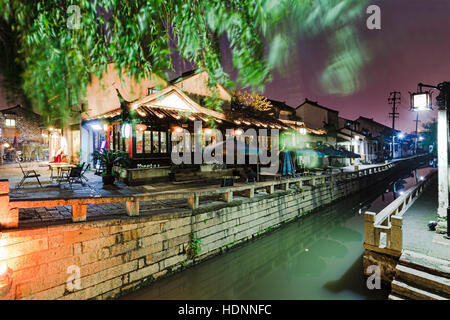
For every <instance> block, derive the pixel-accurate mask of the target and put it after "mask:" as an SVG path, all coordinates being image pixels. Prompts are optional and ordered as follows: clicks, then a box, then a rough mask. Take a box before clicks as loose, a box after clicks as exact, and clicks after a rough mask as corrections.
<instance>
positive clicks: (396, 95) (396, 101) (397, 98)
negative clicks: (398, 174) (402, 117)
mask: <svg viewBox="0 0 450 320" xmlns="http://www.w3.org/2000/svg"><path fill="white" fill-rule="evenodd" d="M401 100H402V94H401V93H400V92H398V91H392V92H391V93H389V98H388V103H389V104H390V105H392V112H390V113H389V117H391V118H392V158H394V146H395V144H394V139H395V119H398V118H399V113H398V112H397V106H398V105H400V103H401Z"/></svg>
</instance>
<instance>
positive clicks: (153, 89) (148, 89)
mask: <svg viewBox="0 0 450 320" xmlns="http://www.w3.org/2000/svg"><path fill="white" fill-rule="evenodd" d="M156 91H158V90H156V89H155V88H154V87H151V88H147V95H151V94H154V93H155V92H156Z"/></svg>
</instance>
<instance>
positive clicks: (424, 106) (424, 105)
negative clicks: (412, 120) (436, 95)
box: [411, 93, 431, 111]
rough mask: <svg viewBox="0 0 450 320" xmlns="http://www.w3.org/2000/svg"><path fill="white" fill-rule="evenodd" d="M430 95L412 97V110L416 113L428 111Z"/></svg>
mask: <svg viewBox="0 0 450 320" xmlns="http://www.w3.org/2000/svg"><path fill="white" fill-rule="evenodd" d="M430 100H431V99H430V94H429V93H417V94H414V95H413V96H412V106H411V107H412V108H413V109H414V110H416V111H423V110H429V109H430Z"/></svg>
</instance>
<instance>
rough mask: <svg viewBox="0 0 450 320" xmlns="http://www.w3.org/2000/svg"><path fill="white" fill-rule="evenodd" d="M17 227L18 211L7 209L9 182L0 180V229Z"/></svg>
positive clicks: (16, 209)
mask: <svg viewBox="0 0 450 320" xmlns="http://www.w3.org/2000/svg"><path fill="white" fill-rule="evenodd" d="M18 226H19V209H18V208H10V207H9V181H8V180H7V179H4V180H0V229H2V228H17V227H18Z"/></svg>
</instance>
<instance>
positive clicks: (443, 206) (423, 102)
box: [410, 82, 450, 239]
mask: <svg viewBox="0 0 450 320" xmlns="http://www.w3.org/2000/svg"><path fill="white" fill-rule="evenodd" d="M417 87H418V90H417V92H415V93H410V95H411V110H413V111H427V110H432V99H431V91H425V92H424V91H423V90H422V89H423V88H430V89H436V90H439V95H438V96H437V97H436V104H437V107H438V175H439V176H438V180H439V194H438V202H439V206H438V215H439V216H440V217H444V216H445V215H446V216H447V236H446V237H447V238H448V239H450V219H449V212H450V207H449V192H448V191H449V183H448V150H449V147H448V143H449V137H448V119H449V114H448V113H449V110H448V102H449V101H450V82H442V83H440V84H438V85H437V86H433V85H427V84H423V83H419V84H418V86H417Z"/></svg>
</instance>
